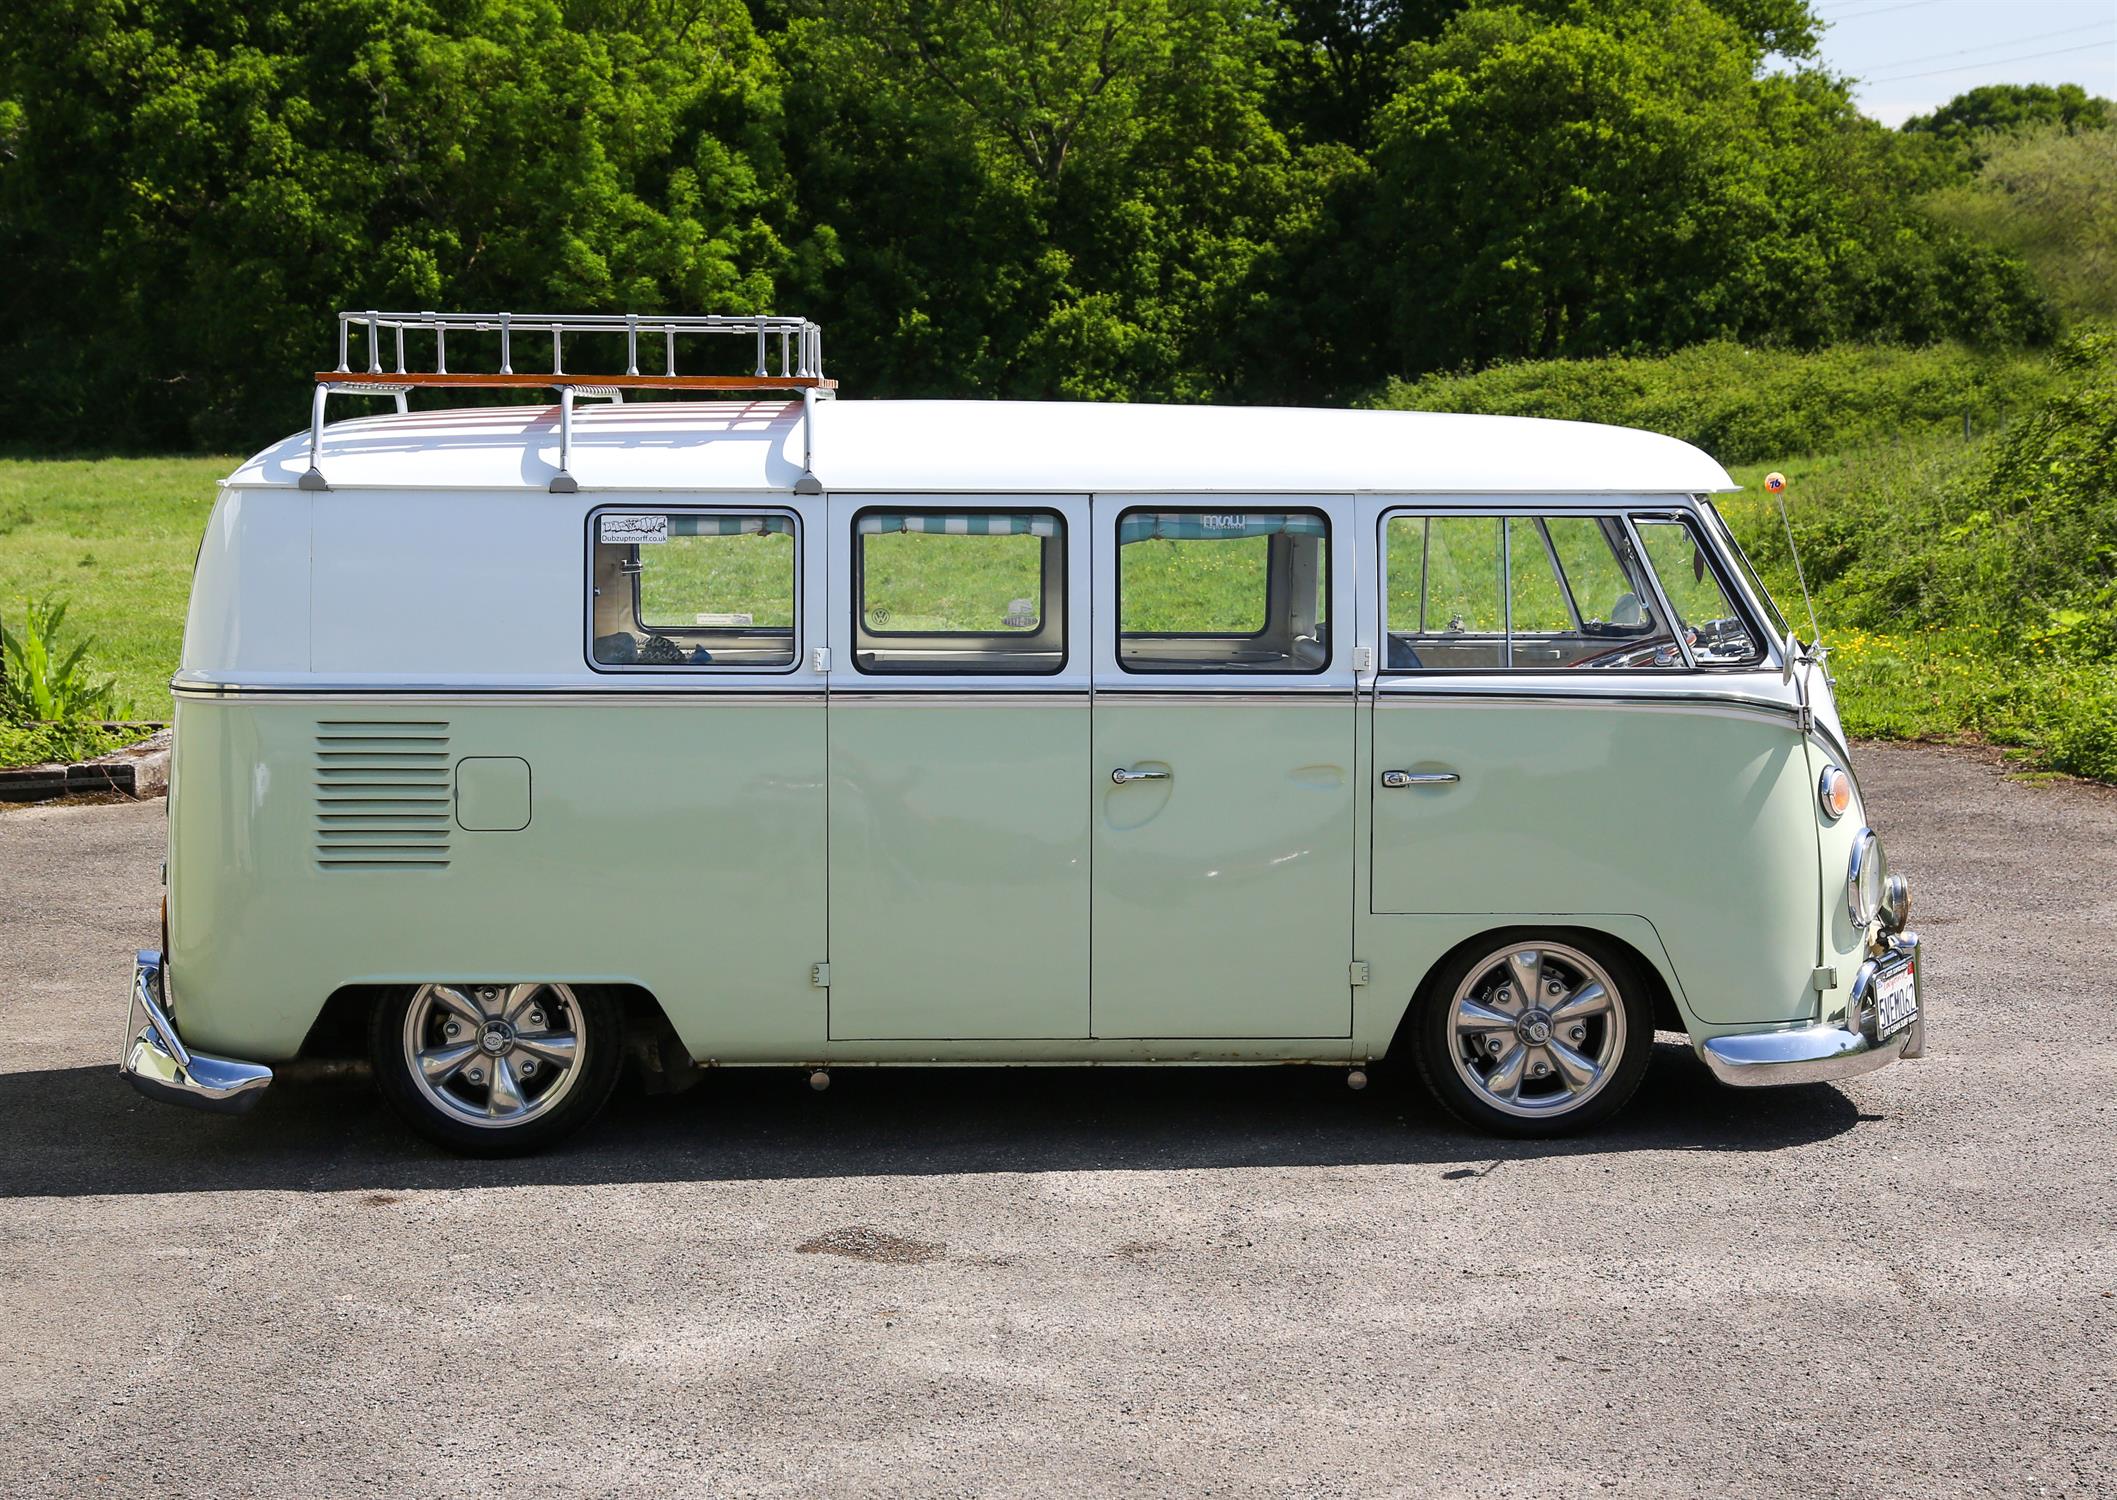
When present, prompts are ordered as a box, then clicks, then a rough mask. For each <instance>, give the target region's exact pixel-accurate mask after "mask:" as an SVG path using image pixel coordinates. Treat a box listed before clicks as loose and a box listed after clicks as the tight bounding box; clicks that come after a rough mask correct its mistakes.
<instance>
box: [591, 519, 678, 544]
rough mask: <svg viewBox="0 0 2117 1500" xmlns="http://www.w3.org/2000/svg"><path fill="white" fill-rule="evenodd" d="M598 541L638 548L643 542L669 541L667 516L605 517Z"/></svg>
mask: <svg viewBox="0 0 2117 1500" xmlns="http://www.w3.org/2000/svg"><path fill="white" fill-rule="evenodd" d="M598 540H600V541H604V542H609V543H611V544H613V545H630V546H638V545H640V544H641V543H643V542H666V541H668V540H669V518H668V517H667V516H604V517H603V518H602V531H601V532H600V533H599V535H598Z"/></svg>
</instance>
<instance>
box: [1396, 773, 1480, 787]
mask: <svg viewBox="0 0 2117 1500" xmlns="http://www.w3.org/2000/svg"><path fill="white" fill-rule="evenodd" d="M1462 779H1463V778H1462V777H1461V776H1458V775H1457V774H1456V773H1455V772H1453V771H1384V772H1383V773H1382V785H1384V786H1387V787H1399V786H1447V785H1448V784H1449V783H1450V782H1455V781H1461V780H1462Z"/></svg>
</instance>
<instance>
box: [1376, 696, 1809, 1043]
mask: <svg viewBox="0 0 2117 1500" xmlns="http://www.w3.org/2000/svg"><path fill="white" fill-rule="evenodd" d="M1374 763H1375V766H1376V768H1377V780H1378V783H1379V781H1380V778H1381V777H1382V776H1384V775H1386V774H1387V773H1389V772H1392V771H1398V772H1404V773H1408V775H1409V776H1410V777H1411V778H1414V779H1412V780H1410V781H1409V782H1408V783H1407V784H1404V785H1401V786H1395V787H1389V786H1379V785H1378V789H1377V790H1376V791H1375V793H1374V816H1373V849H1372V889H1371V898H1372V903H1373V909H1374V911H1376V912H1377V913H1389V912H1423V913H1479V912H1535V913H1544V914H1547V915H1551V916H1582V915H1585V914H1591V913H1618V914H1626V915H1633V916H1639V917H1644V918H1646V919H1647V920H1648V921H1649V922H1651V923H1652V924H1653V926H1654V928H1655V930H1656V931H1657V932H1659V933H1660V935H1661V939H1662V942H1663V943H1664V944H1665V946H1666V949H1667V951H1668V954H1669V956H1670V958H1671V959H1672V960H1673V962H1674V964H1675V968H1676V972H1677V973H1678V974H1679V975H1681V976H1682V977H1683V993H1684V995H1685V996H1686V998H1687V999H1688V1001H1689V1004H1690V1007H1691V1009H1692V1010H1693V1011H1694V1012H1695V1013H1696V1014H1697V1015H1698V1017H1699V1018H1701V1019H1702V1020H1705V1021H1709V1022H1739V1021H1780V1020H1794V1019H1799V1018H1802V1017H1804V1016H1806V1015H1807V1014H1809V1013H1810V1012H1811V1011H1812V1010H1813V1007H1814V1001H1815V996H1814V994H1813V992H1812V991H1811V990H1810V988H1809V980H1810V976H1811V974H1812V972H1813V969H1814V964H1815V958H1814V955H1815V953H1816V946H1817V936H1818V935H1817V923H1816V907H1815V889H1816V877H1815V863H1814V862H1815V858H1816V855H1815V836H1814V833H1813V827H1814V821H1813V816H1812V813H1811V806H1812V800H1813V799H1812V797H1811V795H1810V786H1809V774H1808V760H1807V756H1806V754H1805V752H1804V750H1803V748H1802V742H1801V738H1800V736H1799V735H1798V733H1797V732H1796V731H1795V728H1794V725H1793V722H1792V719H1791V717H1790V716H1787V715H1783V714H1779V713H1776V712H1772V711H1769V710H1751V709H1743V708H1737V707H1732V706H1726V705H1715V704H1712V703H1701V702H1685V701H1682V700H1681V699H1679V698H1676V697H1674V696H1672V695H1666V694H1664V695H1662V696H1659V697H1656V696H1648V695H1641V696H1639V697H1636V698H1631V699H1621V698H1620V699H1613V700H1603V701H1598V700H1596V699H1592V698H1576V699H1574V700H1572V701H1553V700H1551V699H1543V700H1539V699H1537V698H1536V697H1534V696H1532V695H1531V693H1530V690H1529V688H1528V687H1527V686H1522V685H1516V686H1514V687H1513V688H1512V690H1511V691H1510V692H1504V693H1503V692H1494V693H1492V694H1491V695H1489V696H1482V695H1477V694H1470V693H1439V692H1423V691H1418V690H1412V689H1403V688H1394V687H1389V686H1385V688H1384V689H1383V690H1382V692H1381V693H1380V694H1379V695H1378V697H1377V700H1376V706H1375V710H1374ZM1446 777H1454V778H1455V779H1453V780H1446V779H1439V778H1446ZM1426 778H1434V779H1426ZM1591 925H1592V924H1591Z"/></svg>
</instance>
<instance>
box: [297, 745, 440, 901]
mask: <svg viewBox="0 0 2117 1500" xmlns="http://www.w3.org/2000/svg"><path fill="white" fill-rule="evenodd" d="M452 810H453V809H452V807H451V789H450V786H449V756H448V725H447V723H446V722H445V721H437V720H431V719H389V720H381V719H370V720H357V721H356V720H348V719H324V720H320V721H318V723H317V725H316V863H317V865H318V866H319V867H320V868H322V869H326V870H441V869H446V868H447V867H448V834H449V822H450V816H451V813H452Z"/></svg>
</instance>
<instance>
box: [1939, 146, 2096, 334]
mask: <svg viewBox="0 0 2117 1500" xmlns="http://www.w3.org/2000/svg"><path fill="white" fill-rule="evenodd" d="M1979 153H1980V159H1981V165H1979V167H1978V169H1977V171H1976V174H1975V175H1974V176H1973V177H1970V178H1968V179H1967V180H1965V181H1962V182H1960V183H1957V184H1954V185H1951V186H1948V187H1944V188H1942V189H1940V190H1938V191H1936V192H1935V193H1933V194H1932V195H1931V196H1929V197H1928V198H1927V199H1926V200H1925V203H1924V207H1925V211H1926V213H1927V215H1928V216H1929V217H1930V218H1932V219H1933V220H1934V221H1935V222H1937V223H1942V224H1948V225H1951V226H1953V227H1955V228H1956V229H1958V230H1959V231H1961V232H1963V233H1965V234H1968V235H1969V236H1971V237H1972V238H1974V239H1977V240H1980V241H1983V242H1985V243H1988V244H1992V245H1997V246H1999V247H2001V248H2002V249H2004V250H2006V251H2007V252H2009V253H2011V254H2013V255H2016V256H2019V257H2020V258H2021V260H2022V261H2023V262H2025V263H2026V264H2027V265H2028V266H2029V267H2030V269H2031V270H2033V271H2034V272H2035V274H2036V277H2037V280H2038V281H2039V282H2041V283H2042V285H2043V286H2044V287H2045V288H2047V289H2048V290H2049V292H2050V293H2051V296H2052V298H2053V299H2054V300H2055V301H2056V302H2057V303H2058V305H2059V307H2060V308H2062V309H2063V310H2064V311H2065V312H2066V313H2067V315H2069V316H2070V317H2072V318H2075V319H2105V320H2110V319H2117V129H2072V128H2069V127H2067V126H2065V125H2057V124H2054V125H2049V126H2045V127H2043V128H2040V129H2030V130H2021V131H2016V132H2013V133H2011V134H2006V135H1994V136H1986V137H1982V138H1980V146H1979Z"/></svg>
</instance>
